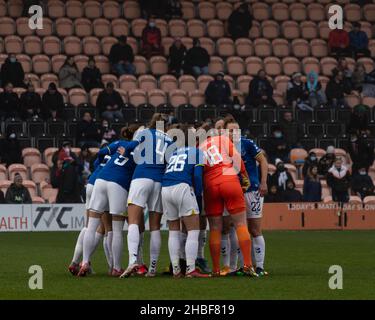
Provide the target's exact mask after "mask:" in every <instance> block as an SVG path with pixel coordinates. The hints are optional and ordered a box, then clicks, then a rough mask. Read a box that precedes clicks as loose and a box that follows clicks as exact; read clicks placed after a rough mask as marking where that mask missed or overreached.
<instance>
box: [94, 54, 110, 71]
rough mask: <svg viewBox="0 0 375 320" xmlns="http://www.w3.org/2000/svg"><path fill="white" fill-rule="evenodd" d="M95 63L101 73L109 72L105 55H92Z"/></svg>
mask: <svg viewBox="0 0 375 320" xmlns="http://www.w3.org/2000/svg"><path fill="white" fill-rule="evenodd" d="M94 60H95V64H96V66H97V67H98V69H99V70H100V72H101V73H102V74H105V73H109V72H110V71H111V70H110V69H111V68H110V65H109V60H108V58H107V57H106V56H102V55H98V56H95V57H94Z"/></svg>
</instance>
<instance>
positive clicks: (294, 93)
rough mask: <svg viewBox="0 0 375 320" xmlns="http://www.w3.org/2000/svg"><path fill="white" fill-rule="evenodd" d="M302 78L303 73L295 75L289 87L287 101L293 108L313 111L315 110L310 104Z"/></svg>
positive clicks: (295, 73)
mask: <svg viewBox="0 0 375 320" xmlns="http://www.w3.org/2000/svg"><path fill="white" fill-rule="evenodd" d="M301 77H302V74H301V73H299V72H294V73H293V75H292V79H291V80H290V81H289V82H288V85H287V90H286V100H287V102H288V105H290V106H292V107H293V108H295V107H298V108H299V109H301V110H303V111H313V110H314V109H313V108H312V107H311V106H310V105H309V104H308V100H307V99H308V93H307V91H306V88H305V85H304V84H303V82H302V79H301Z"/></svg>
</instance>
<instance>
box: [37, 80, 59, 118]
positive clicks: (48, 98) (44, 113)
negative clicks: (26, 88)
mask: <svg viewBox="0 0 375 320" xmlns="http://www.w3.org/2000/svg"><path fill="white" fill-rule="evenodd" d="M63 108H64V98H63V96H62V94H61V93H60V92H59V91H58V90H57V87H56V84H55V83H53V82H51V83H50V84H49V85H48V89H47V91H46V92H45V93H44V94H43V97H42V109H41V112H40V114H41V117H42V118H43V119H48V118H51V117H52V119H56V118H58V117H61V116H62V113H63Z"/></svg>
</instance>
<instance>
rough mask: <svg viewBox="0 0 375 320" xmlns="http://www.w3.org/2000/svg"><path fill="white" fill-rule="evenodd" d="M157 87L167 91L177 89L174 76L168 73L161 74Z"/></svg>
mask: <svg viewBox="0 0 375 320" xmlns="http://www.w3.org/2000/svg"><path fill="white" fill-rule="evenodd" d="M159 87H160V89H161V90H163V91H165V92H167V93H168V92H169V91H171V90H174V89H178V82H177V79H176V77H175V76H172V75H169V74H166V75H162V76H161V77H160V79H159Z"/></svg>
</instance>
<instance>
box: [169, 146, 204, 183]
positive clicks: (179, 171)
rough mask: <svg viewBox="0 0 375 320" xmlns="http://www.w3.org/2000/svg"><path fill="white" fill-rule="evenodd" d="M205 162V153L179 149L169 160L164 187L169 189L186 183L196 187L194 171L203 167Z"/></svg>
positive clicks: (191, 149)
mask: <svg viewBox="0 0 375 320" xmlns="http://www.w3.org/2000/svg"><path fill="white" fill-rule="evenodd" d="M203 161H204V160H203V153H202V151H200V150H199V149H197V148H193V147H183V148H179V149H177V150H176V151H174V152H173V153H172V155H170V156H169V158H168V161H167V162H168V164H167V168H166V170H165V174H164V176H163V181H162V186H163V187H169V186H173V185H176V184H179V183H183V182H184V183H187V184H188V185H189V186H191V187H192V186H193V185H194V181H193V179H194V169H195V167H196V166H203V165H204V164H203Z"/></svg>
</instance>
